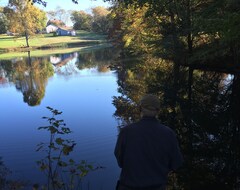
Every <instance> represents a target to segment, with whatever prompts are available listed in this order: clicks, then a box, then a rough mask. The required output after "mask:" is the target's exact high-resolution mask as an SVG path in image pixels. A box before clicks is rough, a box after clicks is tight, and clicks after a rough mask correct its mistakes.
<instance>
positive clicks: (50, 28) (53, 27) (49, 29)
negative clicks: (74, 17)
mask: <svg viewBox="0 0 240 190" xmlns="http://www.w3.org/2000/svg"><path fill="white" fill-rule="evenodd" d="M57 29H58V27H57V26H56V25H54V24H49V25H48V26H47V27H46V32H47V33H52V32H56V31H57Z"/></svg>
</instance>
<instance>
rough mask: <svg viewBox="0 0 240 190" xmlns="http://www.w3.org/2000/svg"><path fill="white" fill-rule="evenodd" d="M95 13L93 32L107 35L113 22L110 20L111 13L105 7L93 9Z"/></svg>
mask: <svg viewBox="0 0 240 190" xmlns="http://www.w3.org/2000/svg"><path fill="white" fill-rule="evenodd" d="M92 13H93V23H92V30H93V31H94V32H98V33H105V34H106V33H107V32H108V31H109V27H110V25H111V20H110V18H109V13H110V11H109V10H108V9H106V8H105V7H101V6H98V7H95V8H92Z"/></svg>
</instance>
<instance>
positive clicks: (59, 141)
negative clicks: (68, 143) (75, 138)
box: [55, 137, 65, 145]
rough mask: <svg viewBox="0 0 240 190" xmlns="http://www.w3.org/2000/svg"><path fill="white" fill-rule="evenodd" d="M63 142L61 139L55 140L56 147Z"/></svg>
mask: <svg viewBox="0 0 240 190" xmlns="http://www.w3.org/2000/svg"><path fill="white" fill-rule="evenodd" d="M64 141H65V140H63V139H62V138H60V137H59V138H56V140H55V142H56V143H57V144H58V145H62V143H63V142H64Z"/></svg>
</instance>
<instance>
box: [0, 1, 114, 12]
mask: <svg viewBox="0 0 240 190" xmlns="http://www.w3.org/2000/svg"><path fill="white" fill-rule="evenodd" d="M46 1H47V7H43V6H41V5H38V7H39V8H41V9H43V10H45V11H49V10H55V8H56V7H57V6H60V7H61V8H63V9H65V10H84V11H89V10H90V9H91V8H92V7H96V6H104V7H109V6H110V3H106V2H104V1H103V0H78V2H79V3H78V4H74V3H72V0H46ZM7 3H8V0H0V6H6V5H7Z"/></svg>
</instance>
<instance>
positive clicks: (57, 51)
mask: <svg viewBox="0 0 240 190" xmlns="http://www.w3.org/2000/svg"><path fill="white" fill-rule="evenodd" d="M109 46H110V44H107V43H105V44H99V45H92V46H85V47H74V48H53V49H46V50H33V51H31V57H44V56H49V55H56V54H62V53H72V52H77V51H90V50H93V49H98V48H103V47H109ZM27 56H28V53H27V52H8V53H2V54H0V60H10V59H13V58H16V57H18V58H19V57H27Z"/></svg>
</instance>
